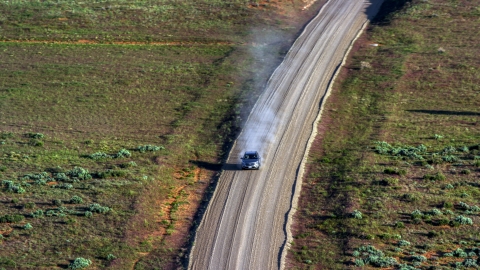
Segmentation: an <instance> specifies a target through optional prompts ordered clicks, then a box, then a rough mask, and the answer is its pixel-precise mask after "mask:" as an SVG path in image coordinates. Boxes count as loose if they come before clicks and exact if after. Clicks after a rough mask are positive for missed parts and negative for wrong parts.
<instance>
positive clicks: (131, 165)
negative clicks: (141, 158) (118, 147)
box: [120, 161, 137, 169]
mask: <svg viewBox="0 0 480 270" xmlns="http://www.w3.org/2000/svg"><path fill="white" fill-rule="evenodd" d="M130 167H137V163H135V161H130V162H127V163H123V164H120V168H123V169H127V168H130Z"/></svg>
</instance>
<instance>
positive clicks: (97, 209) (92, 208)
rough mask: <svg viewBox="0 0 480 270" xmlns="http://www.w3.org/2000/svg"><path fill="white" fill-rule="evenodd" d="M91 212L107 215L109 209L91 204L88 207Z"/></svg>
mask: <svg viewBox="0 0 480 270" xmlns="http://www.w3.org/2000/svg"><path fill="white" fill-rule="evenodd" d="M88 208H89V210H90V211H91V212H94V213H95V212H96V213H108V212H109V211H110V208H109V207H106V206H101V205H100V204H98V203H92V204H90V206H89V207H88Z"/></svg>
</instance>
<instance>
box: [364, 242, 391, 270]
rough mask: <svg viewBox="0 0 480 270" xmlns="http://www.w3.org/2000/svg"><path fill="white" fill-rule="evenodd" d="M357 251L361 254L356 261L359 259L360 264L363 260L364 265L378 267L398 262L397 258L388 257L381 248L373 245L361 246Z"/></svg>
mask: <svg viewBox="0 0 480 270" xmlns="http://www.w3.org/2000/svg"><path fill="white" fill-rule="evenodd" d="M356 251H357V252H358V254H359V258H356V260H355V261H357V260H358V261H359V264H361V263H362V262H363V265H372V266H376V267H389V266H393V265H396V264H398V262H397V260H396V259H395V258H392V257H386V256H385V254H384V253H383V252H382V251H381V250H378V249H376V248H375V247H374V246H372V245H366V246H360V247H359V248H357V249H356ZM360 260H361V261H360Z"/></svg>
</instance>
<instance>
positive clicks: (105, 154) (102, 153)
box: [88, 152, 113, 160]
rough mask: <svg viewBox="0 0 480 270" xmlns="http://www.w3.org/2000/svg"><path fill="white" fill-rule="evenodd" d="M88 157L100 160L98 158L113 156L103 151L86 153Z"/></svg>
mask: <svg viewBox="0 0 480 270" xmlns="http://www.w3.org/2000/svg"><path fill="white" fill-rule="evenodd" d="M88 158H91V159H93V160H100V159H107V158H113V156H111V155H109V154H107V153H104V152H96V153H93V154H91V155H88Z"/></svg>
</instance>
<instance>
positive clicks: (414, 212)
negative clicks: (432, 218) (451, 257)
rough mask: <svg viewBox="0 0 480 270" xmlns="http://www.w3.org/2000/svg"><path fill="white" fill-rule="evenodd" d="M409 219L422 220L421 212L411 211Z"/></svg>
mask: <svg viewBox="0 0 480 270" xmlns="http://www.w3.org/2000/svg"><path fill="white" fill-rule="evenodd" d="M411 217H412V219H418V218H422V217H423V213H422V211H420V210H418V209H415V210H413V212H412V214H411Z"/></svg>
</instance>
